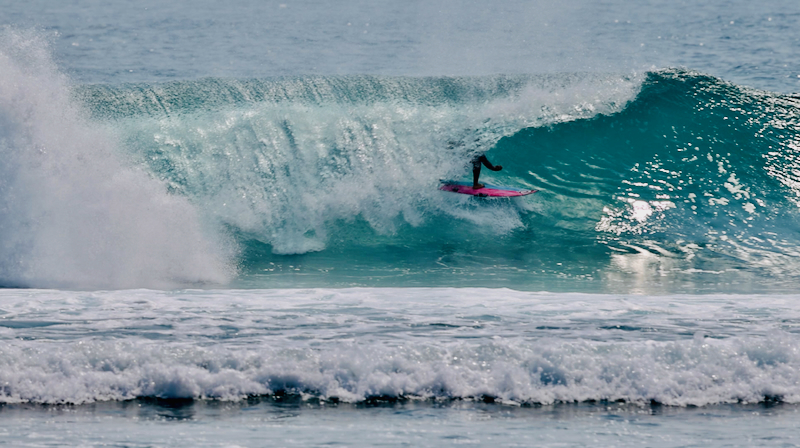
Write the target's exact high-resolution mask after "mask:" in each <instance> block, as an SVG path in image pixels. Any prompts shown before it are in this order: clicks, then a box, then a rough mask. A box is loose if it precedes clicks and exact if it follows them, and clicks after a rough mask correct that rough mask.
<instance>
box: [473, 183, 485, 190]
mask: <svg viewBox="0 0 800 448" xmlns="http://www.w3.org/2000/svg"><path fill="white" fill-rule="evenodd" d="M483 187H484V185H483V184H472V188H474V189H476V190H479V189H481V188H483Z"/></svg>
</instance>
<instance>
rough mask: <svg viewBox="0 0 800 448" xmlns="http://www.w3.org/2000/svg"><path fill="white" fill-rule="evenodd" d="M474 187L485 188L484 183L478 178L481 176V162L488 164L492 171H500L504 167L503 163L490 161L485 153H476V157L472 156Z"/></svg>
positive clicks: (487, 166)
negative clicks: (498, 163) (480, 182)
mask: <svg viewBox="0 0 800 448" xmlns="http://www.w3.org/2000/svg"><path fill="white" fill-rule="evenodd" d="M471 162H472V188H474V189H476V190H477V189H479V188H483V187H484V185H483V184H479V183H478V178H479V177H481V164H483V165H486V168H489V169H490V170H492V171H500V170H502V169H503V167H502V165H492V162H489V159H487V158H486V156H485V155H483V154H476V155H475V157H473V158H472V161H471Z"/></svg>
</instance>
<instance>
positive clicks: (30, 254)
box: [0, 29, 232, 288]
mask: <svg viewBox="0 0 800 448" xmlns="http://www.w3.org/2000/svg"><path fill="white" fill-rule="evenodd" d="M70 87H71V85H70V82H69V80H68V78H67V77H66V76H65V75H63V74H62V73H60V72H59V70H58V68H57V67H56V65H55V64H54V63H53V61H52V57H51V51H50V48H49V45H48V42H47V41H46V40H45V39H43V38H42V37H41V35H40V34H38V33H36V32H31V31H19V30H14V29H4V30H2V32H0V159H2V162H1V163H0V248H2V249H1V250H2V258H0V285H3V286H36V287H60V288H61V287H66V288H133V287H156V288H160V287H174V286H177V285H185V284H204V283H222V282H225V281H226V280H227V279H228V278H229V277H230V275H231V273H232V272H231V269H230V268H229V267H228V262H227V261H226V260H228V259H229V257H230V256H231V255H232V252H231V249H230V246H228V245H227V243H226V242H225V241H224V238H223V237H220V236H219V234H216V235H215V234H213V233H210V232H209V230H210V229H205V228H204V227H203V225H202V224H201V222H200V220H199V218H198V215H197V212H196V211H195V209H194V207H193V206H192V205H191V204H190V203H189V201H188V200H187V199H186V198H182V197H178V196H174V195H170V194H167V192H166V188H165V185H164V184H163V183H162V182H159V181H156V180H153V179H152V178H151V177H150V176H149V175H148V174H147V173H145V172H143V171H141V170H139V169H135V168H132V167H130V166H128V165H127V164H126V163H125V160H124V158H122V157H120V156H119V155H118V148H117V146H116V144H115V142H114V140H113V138H111V136H110V135H109V134H108V133H106V132H104V131H102V130H100V129H98V127H97V125H96V124H93V123H92V122H91V121H90V120H88V119H87V118H86V113H85V111H84V110H83V109H82V107H81V106H80V105H79V104H77V103H76V102H74V101H73V100H72V98H71V94H70ZM209 235H211V236H209Z"/></svg>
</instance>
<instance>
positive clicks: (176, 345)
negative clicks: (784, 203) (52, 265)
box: [0, 288, 800, 406]
mask: <svg viewBox="0 0 800 448" xmlns="http://www.w3.org/2000/svg"><path fill="white" fill-rule="evenodd" d="M0 303H2V304H3V307H2V309H0V311H2V312H3V313H4V314H3V316H4V318H3V319H2V321H0V325H2V327H4V331H2V332H0V337H1V338H2V340H3V344H2V345H0V379H1V380H2V382H1V383H0V401H2V402H34V403H63V402H69V403H85V402H93V401H98V400H125V399H131V398H134V397H141V396H144V397H163V398H212V399H223V400H238V399H241V398H243V397H245V396H247V395H263V394H270V393H275V392H277V391H285V392H290V393H298V394H305V395H307V396H315V397H319V398H322V399H334V398H336V399H339V400H344V401H350V402H358V401H362V400H365V399H367V398H370V397H375V396H386V397H406V398H414V397H417V398H425V399H476V398H477V399H479V398H481V397H483V396H490V397H494V398H496V399H498V400H500V401H503V402H506V403H517V404H519V403H554V402H576V401H577V402H584V401H591V400H609V401H615V400H624V401H628V402H636V403H648V402H650V401H656V402H659V403H663V404H667V405H675V406H686V405H701V406H702V405H708V404H718V403H738V402H743V403H753V402H759V401H763V400H765V399H775V398H777V399H780V400H783V401H785V402H792V403H796V402H800V394H799V393H798V391H797V388H796V384H797V382H798V381H800V373H798V372H800V353H798V351H797V349H796V347H797V342H798V338H797V334H796V333H794V332H793V327H791V326H787V323H786V322H793V321H794V319H796V318H798V317H800V309H798V307H797V305H796V304H797V297H796V296H777V297H769V296H668V297H646V296H614V295H590V294H550V293H523V292H515V291H510V290H502V289H501V290H489V289H437V288H417V289H359V288H356V289H345V290H268V291H264V290H260V291H205V292H200V291H186V292H178V293H160V292H154V291H146V290H140V291H119V292H110V293H92V294H79V293H66V292H55V291H52V292H51V291H11V290H7V291H4V292H2V294H0ZM788 325H791V324H788Z"/></svg>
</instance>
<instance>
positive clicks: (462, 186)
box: [439, 181, 539, 198]
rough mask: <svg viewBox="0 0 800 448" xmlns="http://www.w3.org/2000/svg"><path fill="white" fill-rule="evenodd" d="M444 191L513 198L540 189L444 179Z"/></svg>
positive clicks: (442, 188) (486, 196) (484, 196)
mask: <svg viewBox="0 0 800 448" xmlns="http://www.w3.org/2000/svg"><path fill="white" fill-rule="evenodd" d="M439 189H440V190H442V191H449V192H451V193H460V194H468V195H471V196H477V197H481V198H513V197H518V196H527V195H529V194H532V193H536V192H537V191H539V190H524V189H520V188H513V187H501V186H496V185H489V184H484V186H483V188H473V187H472V183H470V182H455V181H442V185H440V186H439Z"/></svg>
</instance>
